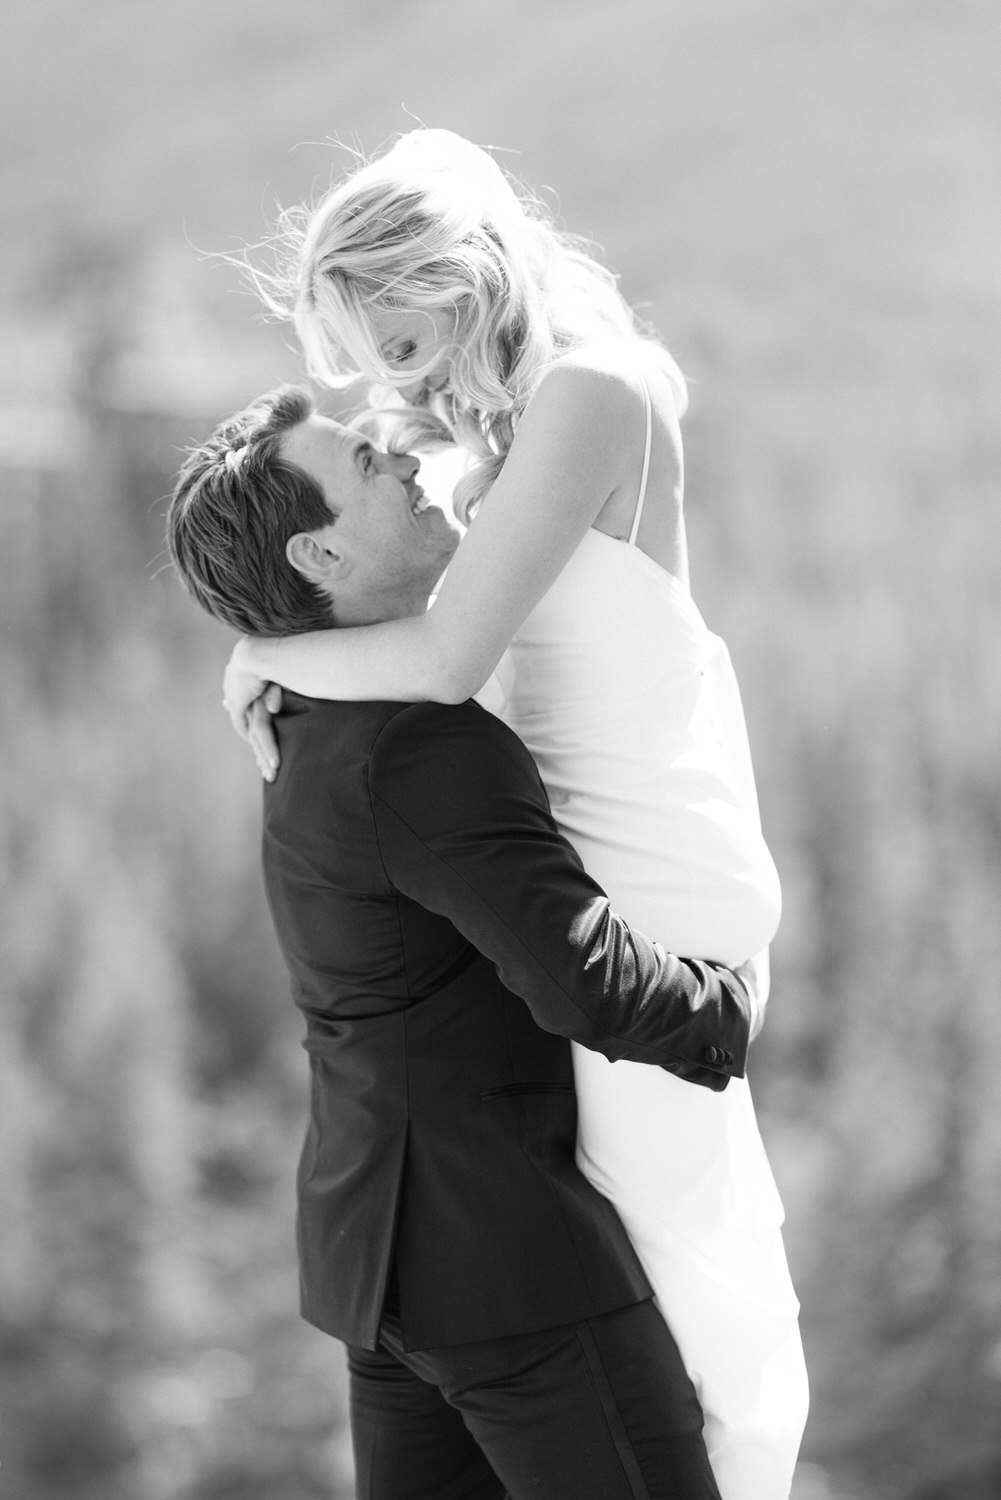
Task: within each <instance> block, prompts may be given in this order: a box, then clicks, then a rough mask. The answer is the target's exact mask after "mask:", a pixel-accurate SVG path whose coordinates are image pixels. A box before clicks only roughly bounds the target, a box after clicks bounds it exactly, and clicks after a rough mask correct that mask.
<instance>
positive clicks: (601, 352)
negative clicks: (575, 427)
mask: <svg viewBox="0 0 1001 1500" xmlns="http://www.w3.org/2000/svg"><path fill="white" fill-rule="evenodd" d="M670 365H671V361H670V357H669V356H664V357H663V358H662V357H661V351H660V350H659V349H657V348H656V346H653V345H650V344H647V343H645V342H644V341H642V340H640V339H635V340H628V341H627V340H625V339H621V338H618V339H616V338H608V339H602V340H597V339H594V340H589V341H588V342H587V343H584V344H580V345H578V346H577V347H576V348H574V349H568V350H567V351H566V352H565V353H563V354H561V355H559V357H558V358H557V359H555V360H553V362H552V364H551V365H549V367H548V368H547V369H546V371H545V373H544V374H543V376H542V378H541V380H540V381H539V384H538V386H537V388H536V391H535V394H534V395H533V397H532V401H531V402H530V403H529V407H531V406H532V404H534V403H536V402H540V404H542V405H545V406H546V407H547V408H549V409H550V411H552V410H554V409H559V408H561V407H565V408H569V409H572V410H573V411H574V412H575V413H577V415H578V417H579V418H580V419H582V420H585V421H590V420H593V419H594V418H595V416H596V415H605V416H610V417H612V418H613V419H615V420H619V419H622V418H626V417H627V416H628V413H629V412H631V411H634V410H635V409H636V408H637V407H638V406H642V405H643V404H644V401H645V397H644V388H645V389H646V391H647V392H648V393H649V395H650V396H651V398H652V400H653V402H654V405H655V406H656V407H657V408H658V409H660V410H661V412H662V413H663V414H664V415H673V416H674V417H680V415H681V409H682V408H681V403H680V401H679V399H678V397H679V389H678V383H677V382H676V381H675V380H674V379H673V378H672V376H671V373H670ZM679 380H680V373H679Z"/></svg>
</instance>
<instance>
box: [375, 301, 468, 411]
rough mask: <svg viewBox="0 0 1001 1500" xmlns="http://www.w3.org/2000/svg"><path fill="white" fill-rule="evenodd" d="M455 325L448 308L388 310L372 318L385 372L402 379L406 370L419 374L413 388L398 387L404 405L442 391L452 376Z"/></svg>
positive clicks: (409, 386) (456, 319) (454, 312)
mask: <svg viewBox="0 0 1001 1500" xmlns="http://www.w3.org/2000/svg"><path fill="white" fill-rule="evenodd" d="M457 321H458V317H457V314H456V311H455V309H454V308H451V307H441V308H429V309H428V310H427V311H426V312H425V311H420V312H403V311H398V310H396V309H391V310H389V311H385V312H374V313H373V314H372V330H373V332H374V334H375V337H376V342H377V343H378V345H379V349H380V351H381V353H382V358H383V360H384V362H385V364H386V368H387V369H389V370H391V371H392V372H393V374H394V375H405V374H406V373H407V371H408V370H419V371H421V372H422V373H421V374H420V375H419V376H418V377H417V378H416V379H415V380H414V382H413V384H411V385H400V386H398V387H397V389H398V390H399V391H400V392H401V393H402V395H403V396H404V398H405V399H406V400H407V401H414V400H416V398H417V397H418V396H419V395H420V394H421V392H422V391H423V390H425V389H427V390H431V391H441V390H444V389H445V387H446V385H447V384H448V381H449V378H450V376H451V373H452V361H453V358H454V355H455V329H456V323H457Z"/></svg>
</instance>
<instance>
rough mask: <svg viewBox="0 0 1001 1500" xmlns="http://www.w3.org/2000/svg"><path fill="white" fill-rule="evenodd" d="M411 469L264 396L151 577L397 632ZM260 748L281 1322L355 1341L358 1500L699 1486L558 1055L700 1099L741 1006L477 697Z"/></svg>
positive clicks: (740, 1038) (689, 1413)
mask: <svg viewBox="0 0 1001 1500" xmlns="http://www.w3.org/2000/svg"><path fill="white" fill-rule="evenodd" d="M418 467H419V466H418V463H417V460H416V459H414V458H412V457H409V456H405V455H399V454H391V453H382V452H379V451H378V450H377V449H375V448H373V447H372V446H371V444H369V443H368V442H367V441H366V440H365V439H364V438H362V437H361V436H360V435H359V434H357V433H353V432H351V431H349V430H348V429H346V428H344V427H342V426H340V425H339V424H338V423H336V422H333V421H331V420H330V419H328V418H325V417H322V416H318V415H316V414H315V413H314V412H313V411H312V409H311V406H310V403H309V401H308V398H307V397H305V396H304V395H303V393H302V392H298V391H295V390H289V389H286V390H283V391H279V392H275V393H273V394H272V395H270V396H267V397H263V398H261V400H260V401H259V402H257V403H255V405H254V406H253V407H251V408H249V409H248V411H246V412H243V413H241V414H239V415H238V416H237V417H235V418H232V419H231V420H230V421H228V422H226V423H224V424H222V426H221V427H220V428H218V429H217V431H216V433H215V434H214V435H213V437H212V439H211V440H210V441H209V442H208V443H207V444H205V445H204V446H203V447H202V448H200V449H198V450H197V451H195V452H194V453H193V454H192V455H191V456H190V457H189V459H188V461H187V463H186V465H185V467H184V469H183V470H182V473H181V475H180V478H179V480H178V484H177V487H176V489H175V493H174V497H173V500H172V502H171V508H170V514H169V521H168V535H169V542H170V547H171V551H172V555H173V557H174V560H175V562H176V564H177V567H178V569H179V571H180V573H181V575H182V578H183V579H184V581H185V583H186V584H187V586H188V588H189V589H190V591H191V592H192V593H193V594H194V596H195V598H196V599H198V600H199V602H200V603H202V604H203V605H204V606H205V608H207V609H208V610H210V611H211V612H212V613H213V614H215V615H216V616H217V617H219V618H220V619H223V620H225V621H227V622H228V623H229V624H231V625H233V626H235V627H236V628H237V629H238V630H241V631H251V632H255V633H258V634H281V633H288V632H292V631H301V630H312V629H318V628H325V627H331V626H336V625H341V626H346V625H354V624H364V623H374V622H378V621H382V620H389V619H393V618H400V617H402V616H405V615H413V614H415V613H418V612H420V611H423V610H424V609H425V608H426V607H427V600H428V595H429V594H430V592H431V591H432V590H433V588H434V585H435V583H436V582H437V580H438V578H439V577H440V575H441V573H442V571H443V569H444V568H445V566H446V564H447V562H448V559H449V557H450V556H451V554H452V552H453V551H454V548H455V546H456V543H457V536H456V534H455V532H454V530H453V528H452V527H451V525H450V524H449V522H448V521H447V520H446V519H445V516H444V515H443V514H442V513H441V512H440V511H438V510H437V509H436V508H434V507H429V506H428V504H427V501H426V497H425V496H424V495H423V492H422V491H421V489H420V487H419V486H418V484H417V482H416V475H417V471H418ZM278 725H279V734H280V738H281V750H282V770H281V773H280V775H279V776H278V778H277V780H275V781H274V782H273V783H270V784H269V785H268V786H267V787H266V790H265V811H264V867H265V879H266V886H267V892H268V898H269V902H270V906H271V910H272V914H273V917H274V922H275V927H276V929H277V932H278V937H279V940H280V943H281V945H282V948H283V951H284V954H285V957H286V960H287V962H288V965H289V968H290V970H291V973H292V984H293V994H294V997H295V999H296V1001H297V1003H298V1004H299V1006H300V1007H301V1009H302V1011H303V1014H304V1015H305V1018H306V1028H307V1035H306V1048H307V1051H308V1053H309V1056H310V1064H311V1077H312V1086H311V1104H310V1124H309V1130H308V1133H307V1138H306V1142H305V1146H304V1150H303V1156H302V1161H301V1165H300V1172H299V1183H298V1187H299V1220H298V1230H299V1252H300V1265H301V1273H302V1307H303V1313H304V1316H305V1317H306V1318H308V1319H309V1320H310V1321H311V1322H313V1323H315V1324H316V1325H317V1326H318V1327H320V1328H322V1329H324V1330H325V1331H326V1332H328V1333H331V1334H333V1335H335V1336H336V1337H338V1338H340V1339H343V1340H344V1342H345V1343H346V1344H347V1345H348V1351H349V1368H350V1371H351V1407H352V1413H351V1415H352V1431H353V1438H354V1444H355V1455H356V1464H357V1471H358V1494H359V1495H360V1496H363V1497H367V1500H419V1497H420V1500H424V1497H426V1500H447V1497H456V1500H460V1497H461V1500H503V1497H504V1496H509V1497H513V1500H521V1497H523V1496H524V1497H528V1496H530V1495H531V1496H534V1497H544V1500H619V1497H621V1500H626V1497H629V1500H636V1497H641V1496H643V1497H647V1496H668V1495H670V1496H672V1497H675V1500H681V1497H685V1500H688V1497H696V1496H697V1497H711V1496H718V1491H717V1489H716V1486H715V1482H714V1480H713V1478H712V1474H711V1471H710V1469H709V1465H708V1460H707V1458H706V1454H705V1448H704V1445H703V1442H702V1437H701V1426H702V1417H701V1411H700V1409H699V1406H698V1402H697V1400H696V1397H695V1393H694V1390H693V1388H692V1386H691V1384H690V1382H689V1380H688V1377H687V1375H686V1374H685V1372H684V1370H683V1367H682V1365H681V1361H680V1358H679V1356H678V1352H677V1348H676V1346H675V1344H674V1341H673V1339H672V1338H671V1335H670V1334H669V1332H668V1330H667V1328H666V1326H665V1325H664V1323H663V1320H662V1319H661V1318H660V1316H659V1314H658V1313H657V1312H656V1309H655V1308H654V1306H653V1303H652V1301H651V1300H650V1287H649V1284H648V1282H647V1280H646V1277H645V1275H644V1273H643V1271H642V1269H641V1267H640V1265H639V1263H638V1261H637V1259H636V1256H635V1253H634V1251H633V1249H632V1247H631V1245H630V1244H629V1241H628V1239H627V1238H626V1235H625V1232H624V1230H623V1229H622V1226H621V1224H620V1222H619V1220H618V1218H617V1217H616V1215H615V1212H614V1210H613V1209H612V1207H611V1205H610V1204H609V1203H608V1202H607V1201H606V1200H605V1199H604V1198H602V1197H601V1195H600V1194H599V1193H597V1192H596V1191H595V1190H594V1189H593V1188H592V1187H591V1186H590V1184H589V1183H587V1182H586V1181H585V1179H584V1178H583V1176H582V1175H581V1174H580V1173H579V1172H578V1170H577V1168H576V1166H575V1164H574V1130H575V1101H574V1093H573V1078H572V1069H571V1063H570V1049H569V1045H568V1042H567V1040H566V1039H567V1038H573V1039H575V1040H577V1041H579V1042H582V1043H584V1044H585V1045H587V1046H589V1047H593V1048H595V1049H596V1050H598V1051H600V1052H602V1053H604V1055H605V1056H607V1057H609V1058H611V1059H612V1060H615V1059H617V1058H630V1059H632V1060H635V1061H641V1062H648V1063H650V1064H651V1065H655V1066H663V1067H668V1068H670V1069H671V1070H672V1071H674V1072H676V1073H678V1074H680V1075H681V1076H683V1077H686V1078H688V1079H689V1080H690V1081H691V1082H692V1085H693V1086H697V1085H701V1086H706V1087H709V1088H713V1089H721V1088H723V1087H725V1086H726V1083H727V1081H728V1079H729V1077H730V1076H734V1075H737V1076H739V1075H742V1072H743V1065H744V1059H745V1056H746V1049H747V1042H748V1034H749V1010H750V1000H749V998H748V995H747V993H746V992H745V990H744V988H743V986H742V984H741V982H740V981H739V980H738V979H735V978H734V976H733V975H732V974H730V973H729V971H728V970H725V969H722V968H719V967H717V966H714V965H706V964H700V963H695V962H689V961H686V960H679V959H677V958H674V957H672V956H671V955H668V954H665V953H664V952H663V950H662V949H660V948H659V947H657V945H656V944H653V943H651V942H649V941H648V940H647V939H646V938H644V937H642V936H641V935H640V934H638V933H634V932H631V931H630V929H629V928H628V927H627V926H626V925H625V924H624V923H623V922H622V921H621V920H620V919H619V918H617V917H616V916H615V915H614V914H613V913H612V912H611V911H610V909H609V906H608V902H607V899H606V898H605V897H604V895H603V893H602V892H601V891H600V889H599V888H598V887H597V886H596V885H595V884H594V882H593V881H592V880H590V878H589V877H588V876H587V875H586V874H585V872H584V871H583V869H582V867H581V865H580V861H579V860H578V859H577V857H576V855H575V854H574V852H573V851H572V849H571V848H570V847H569V845H567V844H566V842H565V841H564V840H563V839H562V838H561V837H560V836H559V834H558V833H557V832H556V829H555V826H554V824H553V822H552V820H551V818H550V816H549V809H548V804H547V802H546V797H545V793H544V791H543V789H542V786H541V783H540V781H539V778H538V774H537V772H536V769H535V767H534V764H533V763H532V761H531V758H530V757H529V755H528V753H527V751H526V750H525V749H524V747H523V746H522V744H521V742H520V741H519V740H518V739H517V738H516V737H515V736H514V735H513V734H511V732H510V731H509V730H507V729H506V728H505V726H504V725H503V724H501V723H500V721H499V720H497V719H495V718H493V717H492V716H491V715H490V714H488V713H486V712H485V711H484V710H482V709H481V708H480V707H478V705H476V704H475V703H471V702H470V703H465V704H460V705H458V706H442V705H439V704H433V703H418V704H403V703H385V702H366V703H319V702H314V701H312V700H309V699H305V698H301V697H298V696H296V695H294V694H286V695H285V701H284V705H283V712H282V714H281V716H280V719H279V721H278ZM526 1002H527V1003H526ZM671 1149H672V1143H671V1142H670V1141H665V1142H664V1150H665V1151H669V1150H671Z"/></svg>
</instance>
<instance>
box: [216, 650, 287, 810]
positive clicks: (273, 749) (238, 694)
mask: <svg viewBox="0 0 1001 1500" xmlns="http://www.w3.org/2000/svg"><path fill="white" fill-rule="evenodd" d="M246 655H247V643H246V641H245V640H241V641H238V642H237V644H236V646H235V648H234V650H233V654H232V656H231V657H230V659H229V661H228V662H227V663H226V670H225V672H224V673H223V679H222V691H223V698H222V706H223V708H224V709H225V710H226V712H227V713H228V714H229V722H230V723H231V724H232V726H233V728H234V730H235V731H236V733H237V734H238V735H239V736H240V738H241V739H242V740H246V741H247V744H248V745H249V746H250V748H251V750H253V752H254V759H255V760H256V761H257V764H258V767H259V769H260V772H261V775H262V776H263V777H264V779H265V781H274V779H275V776H276V774H277V772H278V741H277V740H276V739H275V733H274V729H273V728H272V725H271V718H272V715H273V714H276V713H277V712H278V710H279V709H280V708H281V704H282V690H281V688H280V687H279V686H278V684H277V683H275V682H268V680H267V678H265V677H261V676H260V675H259V673H258V672H256V671H255V670H254V668H253V667H252V666H250V665H249V664H248V663H247V661H246Z"/></svg>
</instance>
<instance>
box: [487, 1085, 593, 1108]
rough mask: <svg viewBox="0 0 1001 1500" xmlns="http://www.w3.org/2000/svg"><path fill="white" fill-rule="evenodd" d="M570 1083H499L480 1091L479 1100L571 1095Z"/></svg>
mask: <svg viewBox="0 0 1001 1500" xmlns="http://www.w3.org/2000/svg"><path fill="white" fill-rule="evenodd" d="M573 1091H574V1087H573V1084H572V1083H499V1084H498V1085H497V1087H496V1088H492V1089H481V1090H480V1099H481V1101H483V1102H484V1103H485V1102H486V1101H487V1100H489V1099H509V1098H512V1097H515V1096H517V1095H521V1094H564V1095H566V1094H572V1093H573Z"/></svg>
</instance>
